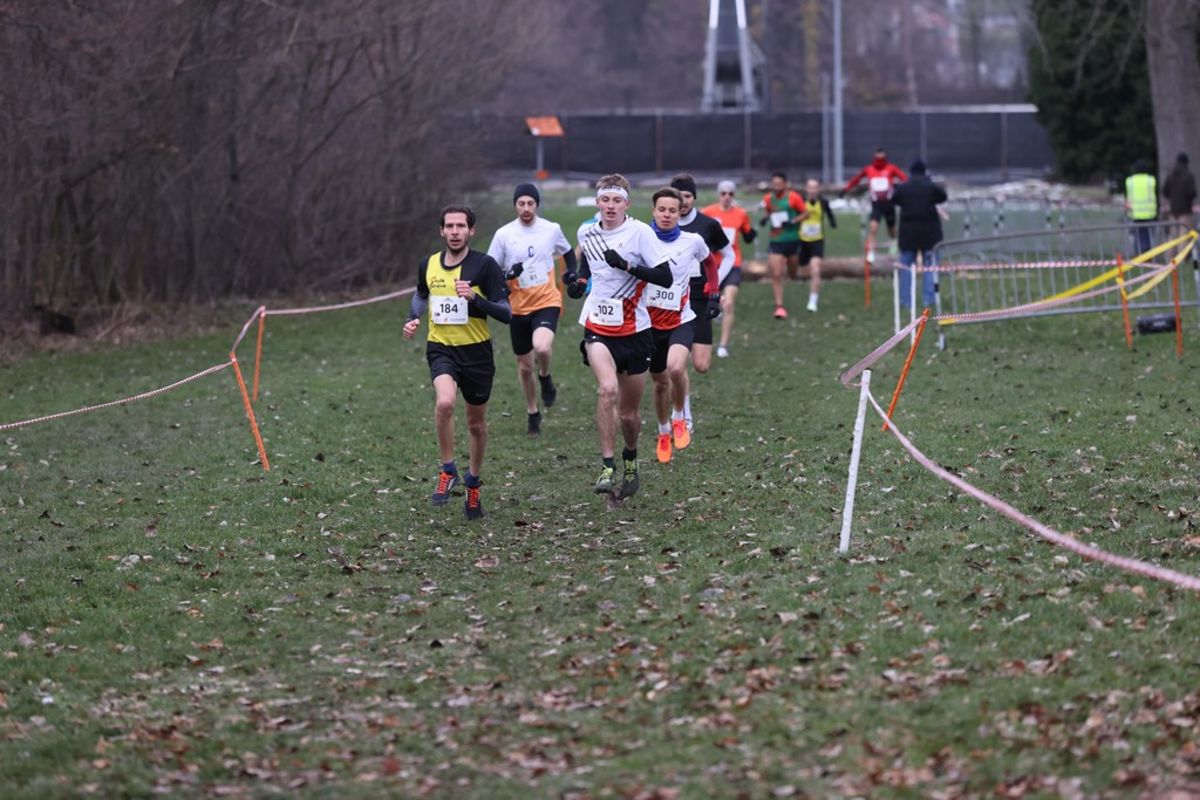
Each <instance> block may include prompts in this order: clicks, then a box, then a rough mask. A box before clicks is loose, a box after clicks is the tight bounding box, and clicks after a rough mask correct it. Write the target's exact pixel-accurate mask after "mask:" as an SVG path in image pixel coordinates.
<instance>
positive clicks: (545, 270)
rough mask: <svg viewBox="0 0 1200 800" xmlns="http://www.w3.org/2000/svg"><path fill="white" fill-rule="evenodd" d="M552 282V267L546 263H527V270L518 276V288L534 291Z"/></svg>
mask: <svg viewBox="0 0 1200 800" xmlns="http://www.w3.org/2000/svg"><path fill="white" fill-rule="evenodd" d="M549 280H550V265H549V264H548V263H546V262H545V261H533V262H526V264H525V270H524V271H523V272H522V273H521V274H520V275H518V276H517V287H518V288H520V289H532V288H533V287H535V286H543V285H545V284H546V282H547V281H549Z"/></svg>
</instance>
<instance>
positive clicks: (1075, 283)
mask: <svg viewBox="0 0 1200 800" xmlns="http://www.w3.org/2000/svg"><path fill="white" fill-rule="evenodd" d="M1195 238H1196V235H1195V232H1188V231H1185V230H1184V229H1183V228H1181V227H1180V226H1179V225H1177V224H1174V223H1166V222H1148V223H1136V224H1133V223H1126V224H1123V225H1102V226H1091V227H1079V228H1055V229H1051V230H1042V231H1024V232H1021V233H1012V234H1002V235H998V236H982V237H976V238H970V239H965V238H964V239H958V240H954V241H946V242H942V243H941V244H939V245H938V246H937V247H936V248H934V250H933V253H934V257H935V258H934V259H931V261H932V263H931V264H929V265H919V266H916V267H914V269H913V272H914V273H932V274H933V275H934V277H935V297H936V312H937V315H936V319H937V321H938V323H939V327H940V328H941V330H942V331H943V332H944V331H945V329H946V326H948V325H953V324H968V323H971V322H983V321H988V320H990V319H998V318H1004V319H1013V318H1019V317H1037V316H1048V315H1053V314H1077V313H1082V312H1088V311H1122V310H1123V308H1126V309H1128V310H1130V311H1137V310H1152V309H1153V310H1168V309H1173V308H1174V307H1175V298H1174V295H1173V292H1172V284H1171V281H1167V280H1156V281H1148V282H1146V283H1145V284H1144V285H1142V286H1139V287H1138V289H1137V290H1133V291H1129V292H1124V291H1107V292H1103V291H1100V292H1093V291H1089V290H1091V289H1093V288H1095V287H1097V286H1100V285H1102V284H1105V283H1109V282H1111V283H1113V284H1117V283H1120V282H1122V281H1124V280H1126V279H1127V278H1128V279H1133V278H1136V277H1138V276H1139V275H1141V274H1144V273H1145V272H1146V271H1147V270H1148V269H1152V268H1154V267H1157V266H1161V265H1164V264H1168V263H1173V264H1179V265H1181V268H1182V265H1184V264H1186V261H1187V260H1191V261H1192V266H1193V268H1192V269H1191V270H1190V272H1191V273H1192V280H1190V281H1187V280H1185V281H1182V282H1181V284H1182V287H1181V295H1180V298H1179V301H1180V305H1181V306H1183V307H1191V308H1196V309H1198V310H1200V272H1198V271H1197V269H1196V268H1195V267H1196V262H1195V258H1196V251H1195V248H1194V247H1193V244H1194V242H1195ZM1124 254H1135V255H1132V256H1131V257H1129V258H1126V257H1125V255H1124ZM915 277H916V275H914V278H915ZM897 283H898V281H897ZM921 283H922V281H921V280H914V281H912V282H911V284H912V286H913V292H912V295H913V296H912V297H910V298H901V297H900V295H899V290H898V289H897V290H896V303H895V305H896V320H895V322H896V324H895V327H896V329H897V330H898V329H899V327H900V323H901V320H900V317H901V314H900V308H901V307H902V306H905V305H907V306H909V308H910V309H911V312H910V317H911V316H913V315H915V313H916V310H917V305H916V293H917V291H919V290H920V289H919V284H921ZM1065 297H1074V298H1075V301H1074V302H1070V303H1061V302H1048V301H1052V300H1058V299H1061V298H1065ZM999 309H1008V311H1007V312H1005V313H1003V314H997V315H994V316H993V315H989V314H981V313H980V312H988V311H992V310H999ZM939 345H940V346H944V338H943V337H939Z"/></svg>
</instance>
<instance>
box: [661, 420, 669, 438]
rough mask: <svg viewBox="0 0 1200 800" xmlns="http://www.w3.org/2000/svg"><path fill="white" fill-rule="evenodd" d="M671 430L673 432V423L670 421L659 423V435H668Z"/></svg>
mask: <svg viewBox="0 0 1200 800" xmlns="http://www.w3.org/2000/svg"><path fill="white" fill-rule="evenodd" d="M670 432H671V423H669V422H660V423H658V435H659V436H666V435H667V434H668V433H670Z"/></svg>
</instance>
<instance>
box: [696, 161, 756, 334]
mask: <svg viewBox="0 0 1200 800" xmlns="http://www.w3.org/2000/svg"><path fill="white" fill-rule="evenodd" d="M736 193H737V185H736V184H735V183H734V182H733V181H721V182H720V183H718V184H717V197H718V200H717V202H715V203H713V204H712V205H711V206H708V207H707V208H704V209H701V212H700V213H702V214H707V215H708V216H710V217H712V218H713V219H715V220H716V221H717V222H719V223H721V228H722V229H723V230H724V231H725V236H726V237H728V239H729V241H730V249H732V251H733V253H732V255H733V257H732V258H730V257H729V256H730V254H729V253H726V254H725V258H724V259H722V260H721V271H720V274H719V275H718V277H719V278H720V280H721V342H720V344H719V345H717V358H726V357H727V356H728V355H729V337H730V336H731V335H732V333H733V308H734V304H735V303H736V302H737V295H738V287H739V286H741V284H742V245H741V241H740V240H739V238H738V234H739V233H740V234H741V235H742V236H741V238H742V239H744V240H745V241H746V244H750V243H751V242H753V241H754V237H756V236H757V235H758V232H757V231H756V230H755V229H754V224H753V223H752V222H751V221H750V215H749V214H747V213H746V209H744V208H742V207H741V206H740V205H738V204H737V202H736V201H735V200H734V195H735V194H736Z"/></svg>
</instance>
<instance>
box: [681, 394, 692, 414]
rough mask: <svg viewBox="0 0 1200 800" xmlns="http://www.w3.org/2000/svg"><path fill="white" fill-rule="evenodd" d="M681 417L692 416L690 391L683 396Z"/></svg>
mask: <svg viewBox="0 0 1200 800" xmlns="http://www.w3.org/2000/svg"><path fill="white" fill-rule="evenodd" d="M683 418H684V419H691V418H692V395H691V393H690V392H689V393H688V394H685V395H684V396H683Z"/></svg>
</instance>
